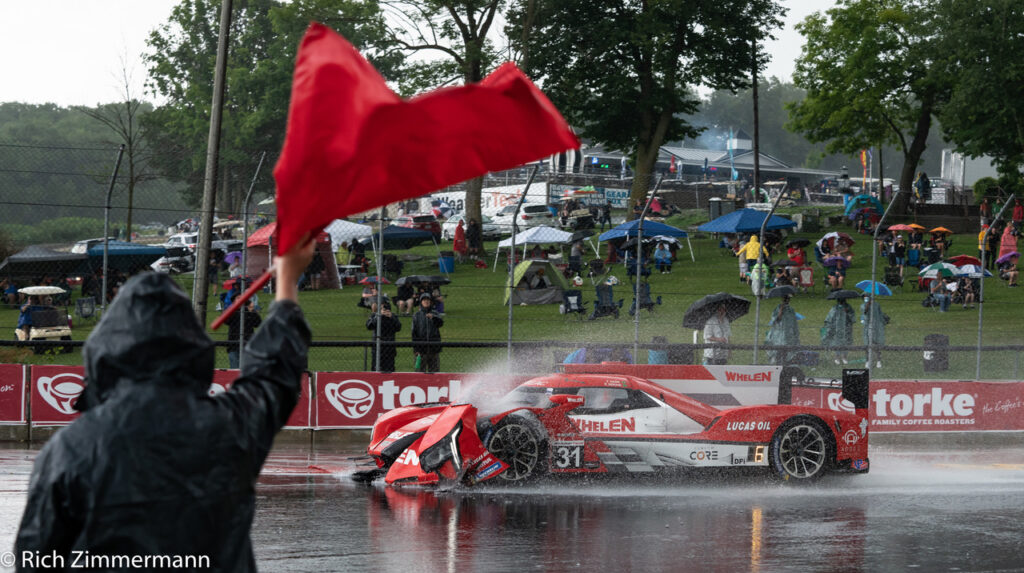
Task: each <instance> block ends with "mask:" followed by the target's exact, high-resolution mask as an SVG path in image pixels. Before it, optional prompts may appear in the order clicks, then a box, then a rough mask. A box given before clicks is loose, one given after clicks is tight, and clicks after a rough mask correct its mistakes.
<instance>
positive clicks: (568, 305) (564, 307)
mask: <svg viewBox="0 0 1024 573" xmlns="http://www.w3.org/2000/svg"><path fill="white" fill-rule="evenodd" d="M558 312H560V313H561V314H575V315H576V318H577V319H579V320H582V319H583V315H584V314H586V312H587V308H586V303H585V302H583V292H582V291H579V290H567V291H564V292H562V304H560V305H559V306H558Z"/></svg>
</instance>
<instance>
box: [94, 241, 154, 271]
mask: <svg viewBox="0 0 1024 573" xmlns="http://www.w3.org/2000/svg"><path fill="white" fill-rule="evenodd" d="M88 254H89V264H90V265H91V266H92V268H94V269H98V268H102V267H103V243H99V244H97V245H94V246H93V247H92V248H90V249H89V251H88ZM166 254H167V249H165V248H164V247H161V246H159V245H143V244H139V243H126V242H124V241H109V242H108V243H107V256H108V259H109V260H108V262H107V266H109V267H110V268H112V269H117V270H119V271H121V272H123V273H133V272H135V271H137V270H139V269H146V270H148V269H149V266H150V265H151V264H153V262H154V261H156V260H157V259H159V258H160V257H162V256H164V255H166Z"/></svg>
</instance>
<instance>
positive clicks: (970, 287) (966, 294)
mask: <svg viewBox="0 0 1024 573" xmlns="http://www.w3.org/2000/svg"><path fill="white" fill-rule="evenodd" d="M976 280H980V279H972V278H971V277H961V278H960V279H959V280H957V289H956V290H957V292H958V293H959V295H960V304H962V305H963V307H964V308H965V309H966V308H974V302H975V300H976V299H977V292H978V291H977V289H976V288H975V286H974V281H976Z"/></svg>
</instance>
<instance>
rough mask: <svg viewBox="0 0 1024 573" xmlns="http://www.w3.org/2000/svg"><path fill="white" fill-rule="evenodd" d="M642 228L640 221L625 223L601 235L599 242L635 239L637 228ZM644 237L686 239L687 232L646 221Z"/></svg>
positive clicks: (598, 238) (634, 220)
mask: <svg viewBox="0 0 1024 573" xmlns="http://www.w3.org/2000/svg"><path fill="white" fill-rule="evenodd" d="M639 226H640V220H639V219H633V220H632V221H626V222H625V223H623V224H621V225H619V226H618V227H615V228H613V229H608V230H607V231H605V232H603V233H601V235H600V236H598V237H597V240H598V241H610V240H613V239H621V238H622V237H635V236H637V228H638V227H639ZM643 233H644V237H654V236H656V235H664V236H666V237H686V236H687V234H686V231H684V230H682V229H677V228H675V227H673V226H672V225H666V224H665V223H659V222H657V221H646V220H645V221H644V228H643Z"/></svg>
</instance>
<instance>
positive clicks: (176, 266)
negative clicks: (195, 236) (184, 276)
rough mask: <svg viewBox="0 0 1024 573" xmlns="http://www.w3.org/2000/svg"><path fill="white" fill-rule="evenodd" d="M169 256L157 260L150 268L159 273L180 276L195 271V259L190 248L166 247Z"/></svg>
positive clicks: (179, 246) (180, 246)
mask: <svg viewBox="0 0 1024 573" xmlns="http://www.w3.org/2000/svg"><path fill="white" fill-rule="evenodd" d="M166 249H167V254H166V255H164V256H162V257H160V258H159V259H157V260H156V261H155V262H154V263H153V264H152V265H150V267H151V268H152V269H153V270H154V271H156V272H158V273H170V274H179V273H187V272H189V271H192V270H195V257H194V255H193V254H192V252H191V251H189V250H188V247H185V246H182V245H178V246H169V245H168V246H166Z"/></svg>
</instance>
